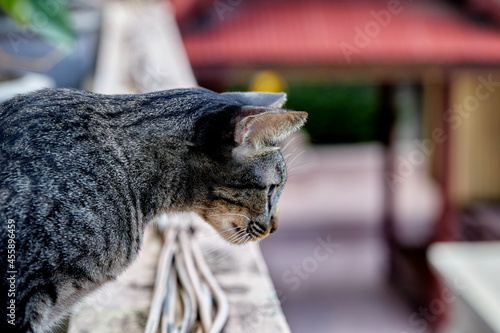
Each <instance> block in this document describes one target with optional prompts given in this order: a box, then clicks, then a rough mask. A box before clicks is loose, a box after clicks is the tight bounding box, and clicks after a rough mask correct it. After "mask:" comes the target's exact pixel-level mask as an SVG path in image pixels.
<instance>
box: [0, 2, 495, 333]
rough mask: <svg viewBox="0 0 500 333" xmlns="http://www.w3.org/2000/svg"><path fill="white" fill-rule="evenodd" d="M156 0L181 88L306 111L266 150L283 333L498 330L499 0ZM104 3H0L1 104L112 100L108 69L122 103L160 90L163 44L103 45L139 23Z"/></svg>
mask: <svg viewBox="0 0 500 333" xmlns="http://www.w3.org/2000/svg"><path fill="white" fill-rule="evenodd" d="M150 2H160V0H157V1H139V0H136V1H121V3H124V4H127V5H128V6H129V8H135V7H140V6H142V5H143V4H145V3H150ZM161 2H164V3H166V4H167V6H166V7H165V10H168V11H169V12H170V13H171V14H172V15H173V16H174V17H175V23H176V27H177V29H178V30H176V33H177V34H179V35H178V37H179V38H181V39H182V44H183V47H184V49H183V51H182V52H181V54H180V55H179V57H181V58H183V59H184V60H187V61H188V62H189V65H190V67H191V68H192V73H193V74H194V78H195V79H196V82H197V83H198V85H200V86H202V87H206V88H208V89H211V90H214V91H218V92H222V91H229V90H240V91H241V90H243V91H245V90H256V91H270V92H276V91H286V92H287V93H288V102H287V104H286V107H287V108H289V109H295V110H304V111H307V112H308V113H309V120H308V123H307V125H306V127H305V130H304V131H303V132H301V133H300V134H298V135H296V136H294V137H292V138H291V139H290V140H288V141H287V142H285V143H284V145H283V152H284V155H285V157H286V159H287V163H288V167H289V180H288V183H287V186H286V188H285V191H284V192H283V195H282V198H281V201H280V226H279V230H278V232H276V233H274V234H273V235H272V236H270V237H268V238H267V239H265V240H264V241H263V242H261V249H262V252H263V254H264V257H265V259H266V262H267V264H268V269H269V272H270V275H271V277H272V279H273V282H274V284H275V287H276V289H277V292H278V296H279V298H280V300H281V302H282V307H283V310H284V312H285V315H286V317H287V320H288V322H289V324H290V327H291V330H292V331H293V332H384V333H389V332H397V333H403V332H407V333H410V332H500V325H499V323H498V320H496V322H495V319H494V317H496V315H497V314H498V313H500V290H499V289H498V287H496V289H495V284H496V283H492V282H491V281H498V279H499V278H500V271H499V268H497V267H500V263H499V262H498V261H494V259H495V257H498V258H500V253H497V252H498V250H497V249H498V248H497V247H495V246H494V245H495V244H496V243H495V241H496V240H498V239H499V237H500V205H499V202H500V110H499V106H500V2H498V1H496V0H454V1H453V0H435V1H426V0H413V1H412V0H364V1H363V0H350V1H348V0H330V1H327V0H170V1H169V0H163V1H161ZM110 3H113V4H114V3H116V1H104V0H101V1H97V0H94V1H71V0H69V1H63V0H48V1H42V0H19V1H17V0H16V1H10V0H1V1H0V4H1V6H0V8H1V9H2V13H3V14H2V15H0V69H1V72H0V100H5V99H7V98H9V97H11V96H13V94H15V93H19V92H25V91H31V90H34V89H38V88H40V87H76V88H82V89H89V90H96V91H102V92H113V89H114V88H115V86H114V85H113V84H108V85H107V86H106V85H105V84H103V82H104V81H106V80H105V79H103V75H102V73H101V72H102V71H106V70H110V68H114V67H116V66H119V65H120V63H121V62H123V64H124V65H123V66H128V64H131V63H132V64H133V65H134V66H136V67H137V68H139V69H138V70H137V71H136V72H134V71H132V74H130V75H126V76H123V77H120V78H119V80H118V81H116V82H118V84H123V85H126V84H129V83H130V82H132V81H134V82H135V83H136V84H135V87H136V88H133V89H132V88H131V89H130V92H141V91H147V90H156V89H157V88H160V87H163V85H162V84H163V83H164V82H163V83H162V82H158V81H157V80H151V79H150V76H153V75H149V74H151V73H160V74H162V75H163V76H162V77H164V78H165V80H166V81H168V80H169V78H171V77H172V76H173V75H174V74H175V73H171V72H169V70H165V69H164V68H163V67H162V66H161V64H162V63H163V62H165V61H171V59H170V58H169V56H168V53H169V50H168V48H167V49H165V53H164V54H165V58H160V59H157V60H158V61H157V62H156V63H150V62H148V61H145V60H144V59H145V58H144V57H143V55H141V54H140V53H141V48H138V47H135V48H132V49H133V51H131V52H129V51H130V49H120V46H116V47H115V48H112V46H113V45H114V43H117V42H116V40H115V39H113V38H111V37H109V36H112V35H113V34H112V33H111V32H112V31H113V29H115V30H116V29H117V28H116V26H117V25H120V24H121V25H122V26H123V25H125V26H129V28H130V29H129V30H127V31H128V32H127V33H126V34H125V35H124V36H121V37H122V39H123V40H124V41H125V43H129V44H131V45H137V40H136V39H137V36H135V37H134V33H133V32H134V31H138V30H141V29H143V30H144V31H146V32H147V31H148V29H154V27H148V26H143V25H139V24H138V23H137V22H136V21H134V20H128V19H126V18H124V16H123V13H122V12H120V11H113V10H110V9H109V8H111V7H109V6H108V5H109V4H110ZM112 8H116V7H112ZM117 22H119V23H117ZM130 31H132V32H130ZM147 36H153V34H151V35H147ZM154 36H158V34H155V35H154ZM160 36H161V34H160ZM176 36H177V35H176ZM167 37H168V36H167ZM167 37H165V38H167ZM154 42H155V41H153V44H155V43H154ZM156 42H158V40H156ZM110 52H115V55H116V56H117V57H116V58H115V60H114V61H101V62H99V61H98V59H99V58H100V57H105V56H106V54H109V53H110ZM136 52H137V53H139V55H136V54H135V53H136ZM142 52H145V51H144V50H142ZM131 53H133V54H131ZM125 59H128V60H125ZM125 61H128V62H125ZM125 64H126V65H125ZM158 64H160V65H158ZM134 68H135V67H134ZM138 73H139V74H138ZM148 75H149V76H148ZM175 75H177V74H175ZM188 81H189V80H188ZM96 86H99V87H101V88H102V87H104V86H106V88H105V89H97V88H96ZM137 87H139V88H137ZM436 242H439V243H440V244H441V245H443V244H442V243H443V242H448V243H450V242H452V243H453V244H455V245H456V244H457V242H458V244H459V246H462V245H463V246H465V247H466V248H467V246H473V247H474V244H481V245H485V244H488V245H493V247H489V246H485V247H484V248H481V249H480V250H478V251H476V250H474V251H467V250H465V251H462V250H456V251H455V250H453V249H448V248H446V247H445V249H446V250H445V251H438V250H440V249H441V248H438V250H435V251H434V252H433V251H432V250H431V251H429V249H433V248H434V249H436V245H435V243H436ZM444 245H445V246H446V244H444ZM474 249H476V247H474ZM459 252H460V256H462V257H460V256H459V255H458V254H457V253H459ZM429 253H434V254H433V255H430V254H429ZM455 256H457V257H455ZM463 256H465V257H467V256H468V257H467V258H466V259H467V260H470V262H480V261H481V260H485V263H484V266H478V267H476V268H474V269H473V270H472V269H471V270H469V266H467V265H466V264H462V262H461V261H460V260H462V259H463ZM452 257H453V258H452ZM450 258H451V259H450ZM485 258H486V259H488V260H486V259H485ZM490 259H491V260H490ZM450 260H455V262H459V264H457V266H453V267H451V266H450V265H448V264H449V263H450ZM463 260H465V259H463ZM467 262H468V261H467ZM485 267H486V268H485ZM471 274H472V275H474V274H475V275H474V276H472V275H471ZM481 279H483V280H481ZM488 281H490V282H488ZM464 286H465V287H464ZM476 288H479V289H478V290H481V291H482V294H481V295H486V296H487V297H491V299H490V298H488V300H486V299H484V298H481V297H479V296H478V295H479V294H480V293H479V292H476ZM486 296H484V297H486ZM478 297H479V298H478ZM484 304H488V306H487V307H486V308H488V309H489V310H488V309H486V310H485V306H481V305H484ZM488 311H489V312H488ZM492 318H493V319H492ZM467 323H468V324H467ZM467 325H469V326H467Z"/></svg>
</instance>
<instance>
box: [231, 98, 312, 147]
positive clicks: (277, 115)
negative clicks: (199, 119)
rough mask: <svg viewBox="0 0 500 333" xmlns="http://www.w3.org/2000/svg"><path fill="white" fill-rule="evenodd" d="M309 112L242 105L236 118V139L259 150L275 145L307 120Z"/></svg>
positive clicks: (241, 143)
mask: <svg viewBox="0 0 500 333" xmlns="http://www.w3.org/2000/svg"><path fill="white" fill-rule="evenodd" d="M306 119H307V113H306V112H301V111H289V110H282V109H275V108H264V107H262V108H258V107H242V109H241V112H240V114H239V115H238V117H237V118H236V122H235V127H234V140H235V141H236V143H238V144H239V145H251V146H253V148H254V149H256V150H259V149H261V148H262V147H265V146H269V145H275V144H277V143H279V142H281V141H283V140H284V139H285V138H286V137H288V136H289V135H290V134H292V133H293V132H295V131H297V130H299V129H300V128H301V127H302V126H303V125H304V124H305V122H306Z"/></svg>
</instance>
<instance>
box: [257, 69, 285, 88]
mask: <svg viewBox="0 0 500 333" xmlns="http://www.w3.org/2000/svg"><path fill="white" fill-rule="evenodd" d="M286 88H287V84H286V81H285V79H284V78H283V77H282V76H281V75H279V74H278V73H276V72H273V71H260V72H258V73H257V74H255V75H254V76H253V78H252V81H251V82H250V90H251V91H262V92H282V91H285V90H286Z"/></svg>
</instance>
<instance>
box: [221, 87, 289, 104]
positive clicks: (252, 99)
mask: <svg viewBox="0 0 500 333" xmlns="http://www.w3.org/2000/svg"><path fill="white" fill-rule="evenodd" d="M222 95H223V96H226V97H229V98H231V99H233V100H235V101H237V102H239V103H241V104H243V105H252V106H265V107H272V108H281V107H283V105H285V102H286V94H285V93H283V92H281V93H267V92H257V91H249V92H227V93H222Z"/></svg>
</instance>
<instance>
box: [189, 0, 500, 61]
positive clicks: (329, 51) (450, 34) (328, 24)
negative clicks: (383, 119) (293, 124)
mask: <svg viewBox="0 0 500 333" xmlns="http://www.w3.org/2000/svg"><path fill="white" fill-rule="evenodd" d="M221 2H222V3H223V4H230V3H239V5H236V6H234V7H231V8H228V7H223V8H225V10H226V11H225V12H222V11H221V9H220V8H219V12H217V8H216V7H215V4H216V3H221ZM390 3H399V4H400V5H399V6H395V7H393V6H390V5H389V4H390ZM229 9H232V10H229ZM209 10H210V11H211V15H212V16H213V18H214V20H213V23H212V24H211V25H209V26H208V27H205V28H204V29H198V30H194V31H183V39H184V43H185V47H186V50H187V53H188V55H189V58H190V60H191V63H192V65H193V66H194V67H197V66H216V65H237V64H245V65H249V64H289V65H298V64H304V65H305V64H307V65H311V64H335V65H347V64H349V63H350V64H384V63H386V64H421V63H424V64H484V63H487V64H500V29H499V27H495V26H488V25H486V24H479V23H475V22H473V21H472V20H471V19H470V18H469V17H467V16H466V13H465V12H462V11H459V10H458V9H456V8H455V7H450V6H449V5H447V4H443V3H442V2H440V1H432V2H431V1H424V0H419V1H413V2H410V0H400V1H397V0H385V1H383V0H372V1H356V0H353V1H339V0H337V1H321V0H310V1H298V0H289V1H284V0H274V1H273V0H267V1H265V0H243V1H239V2H237V1H224V0H218V1H215V2H214V7H213V8H210V9H209ZM391 10H392V11H391ZM381 11H382V12H381ZM374 13H379V14H380V13H385V16H383V17H384V20H381V19H379V21H377V19H376V17H375V16H377V15H376V14H374ZM387 13H390V18H389V16H388V15H387ZM221 14H223V15H221ZM359 31H364V32H359ZM356 38H357V39H356ZM363 38H364V39H363Z"/></svg>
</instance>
